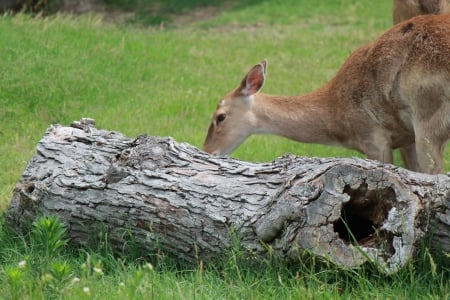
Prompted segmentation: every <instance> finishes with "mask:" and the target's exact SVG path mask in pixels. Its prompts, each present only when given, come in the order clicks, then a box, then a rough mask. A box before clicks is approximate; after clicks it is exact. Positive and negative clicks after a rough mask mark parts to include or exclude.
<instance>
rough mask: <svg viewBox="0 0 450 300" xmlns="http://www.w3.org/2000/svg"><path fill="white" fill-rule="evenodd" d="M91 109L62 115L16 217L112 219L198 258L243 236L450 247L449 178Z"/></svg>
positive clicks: (254, 242) (33, 167)
mask: <svg viewBox="0 0 450 300" xmlns="http://www.w3.org/2000/svg"><path fill="white" fill-rule="evenodd" d="M93 123H94V122H93V120H89V119H82V120H81V122H74V123H73V124H72V126H71V127H63V126H60V125H54V126H51V127H50V128H49V129H48V130H47V132H46V134H45V136H44V137H43V138H42V140H41V141H40V142H39V144H38V145H37V152H36V155H35V156H34V157H33V158H32V159H31V161H30V162H29V164H28V166H27V167H26V169H25V171H24V173H23V175H22V177H21V179H20V181H19V182H18V184H17V186H16V188H15V190H14V193H13V196H12V200H11V203H10V206H9V208H8V210H7V213H6V223H7V224H8V225H10V226H11V227H12V228H14V229H16V230H18V231H19V232H22V233H25V232H27V230H28V228H29V226H30V224H31V222H33V221H34V220H35V219H36V218H37V217H39V216H41V215H58V216H59V217H60V219H61V220H62V221H63V223H64V224H66V225H67V227H68V232H69V235H70V239H71V241H72V243H74V244H82V245H85V244H89V243H92V242H94V241H95V240H96V238H98V234H99V232H101V231H102V230H103V231H106V233H107V234H108V239H109V241H110V243H111V246H112V247H113V248H114V249H115V250H118V251H127V249H128V247H130V246H131V243H133V245H132V246H133V247H139V249H142V250H143V251H145V252H146V253H154V252H155V251H164V252H165V253H167V254H168V255H172V256H174V257H179V258H182V259H184V260H187V261H196V260H199V259H200V260H205V261H208V260H211V259H216V258H220V257H221V255H223V254H224V253H227V251H228V250H229V249H230V248H231V247H232V246H233V245H234V244H233V243H234V240H235V239H236V238H238V240H239V246H240V247H242V248H243V249H245V250H246V251H248V253H249V254H251V255H254V256H260V255H261V256H263V255H266V254H267V253H268V252H270V253H272V254H275V255H278V256H280V257H283V258H286V259H287V260H290V261H296V260H298V259H300V258H301V256H302V254H303V253H305V252H308V253H310V254H312V255H316V256H319V257H321V258H323V259H326V260H329V261H331V262H333V263H336V264H338V265H340V266H343V267H357V266H360V265H362V264H364V263H366V262H372V263H375V264H376V265H377V266H379V267H380V268H381V269H382V270H384V271H385V272H387V273H392V272H395V271H397V270H398V269H399V268H401V267H402V266H404V265H405V263H406V262H408V260H410V259H411V258H412V257H413V256H414V253H415V251H416V249H417V246H418V243H419V242H420V241H421V240H423V239H425V238H430V241H431V242H430V243H431V245H430V247H431V248H433V249H435V250H437V251H445V252H449V251H450V232H449V228H450V200H449V199H450V198H449V191H450V179H449V177H447V176H445V175H426V174H419V173H414V172H411V171H407V170H405V169H402V168H399V167H395V166H392V165H383V164H380V163H377V162H375V161H370V160H364V159H358V158H305V157H296V156H294V155H285V156H283V157H281V158H278V159H276V160H274V161H273V162H271V163H251V162H245V161H239V160H236V159H233V158H229V157H215V156H211V155H209V154H207V153H204V152H202V151H199V150H198V149H196V148H195V147H193V146H190V145H188V144H186V143H177V142H176V141H174V140H173V139H172V138H161V137H152V136H147V135H143V136H139V137H137V138H136V139H131V138H128V137H125V136H123V135H122V134H120V133H117V132H111V131H106V130H100V129H97V128H95V127H94V125H93Z"/></svg>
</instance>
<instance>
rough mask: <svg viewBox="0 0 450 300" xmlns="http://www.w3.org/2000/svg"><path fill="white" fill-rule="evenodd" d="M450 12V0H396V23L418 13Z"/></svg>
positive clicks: (394, 16) (394, 14)
mask: <svg viewBox="0 0 450 300" xmlns="http://www.w3.org/2000/svg"><path fill="white" fill-rule="evenodd" d="M446 13H450V0H394V9H393V19H394V24H398V23H400V22H402V21H404V20H407V19H410V18H412V17H415V16H418V15H426V14H435V15H437V14H446Z"/></svg>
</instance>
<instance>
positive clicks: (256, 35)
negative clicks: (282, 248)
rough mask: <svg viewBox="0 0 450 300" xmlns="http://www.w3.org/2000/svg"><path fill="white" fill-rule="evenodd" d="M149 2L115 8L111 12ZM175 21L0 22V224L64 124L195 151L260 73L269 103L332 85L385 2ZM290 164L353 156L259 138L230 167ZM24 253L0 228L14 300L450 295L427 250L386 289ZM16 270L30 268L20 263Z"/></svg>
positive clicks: (23, 244) (345, 0)
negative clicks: (38, 153)
mask: <svg viewBox="0 0 450 300" xmlns="http://www.w3.org/2000/svg"><path fill="white" fill-rule="evenodd" d="M193 2H194V6H183V5H182V4H180V3H181V2H180V1H169V2H166V3H168V4H173V6H174V7H173V8H170V9H169V8H164V14H162V15H163V16H164V15H167V16H170V17H173V15H174V14H180V13H185V12H188V13H189V12H191V11H192V10H194V9H195V7H198V6H200V5H202V4H203V3H204V1H197V2H196V1H193ZM218 2H219V1H217V2H214V4H217V3H218ZM111 3H112V1H111ZM124 3H125V4H124ZM126 3H128V4H126ZM143 3H144V2H143V1H137V0H135V1H128V2H127V1H122V2H120V1H119V0H117V1H115V2H114V4H115V5H116V7H121V6H120V5H131V4H136V5H142V4H143ZM152 3H153V2H152ZM125 8H127V7H125ZM128 8H129V7H128ZM128 8H127V9H128ZM170 22H171V23H170V24H169V26H166V27H164V28H165V29H161V27H158V26H157V27H144V26H142V24H145V22H138V23H139V24H138V25H137V26H135V25H133V24H130V23H127V24H110V23H106V22H104V21H102V19H101V18H100V17H99V16H96V15H91V16H84V17H80V18H73V17H69V16H62V15H54V16H49V17H47V18H32V17H30V16H28V15H23V14H19V15H16V16H8V15H5V16H2V17H0V54H1V55H0V57H1V60H0V153H1V154H0V170H2V172H1V173H0V211H1V212H4V211H5V210H6V208H7V206H8V203H9V201H10V198H11V193H12V190H13V188H14V185H15V183H16V182H17V181H18V179H19V177H20V175H21V173H22V172H23V170H24V168H25V166H26V164H27V162H28V161H29V159H30V158H31V157H32V155H33V153H34V151H35V147H36V144H37V143H38V141H39V140H40V139H41V137H42V135H43V134H44V132H45V130H46V128H47V127H48V126H49V125H50V124H52V123H61V124H64V125H67V124H70V122H71V121H73V120H78V119H80V118H81V117H91V118H94V119H96V121H97V127H99V128H104V129H108V130H115V131H119V132H122V133H124V134H127V135H129V136H136V135H138V134H141V133H148V134H151V135H157V136H172V137H174V138H175V139H176V140H178V141H180V142H188V143H190V144H193V145H195V146H198V147H200V146H201V145H202V143H203V139H204V137H205V135H206V129H207V127H208V125H209V122H210V118H211V114H212V112H213V109H214V108H215V106H216V103H217V101H218V100H219V99H220V98H221V97H222V96H223V95H225V94H226V93H227V92H228V91H229V90H230V89H232V88H234V87H235V86H236V85H237V84H238V83H239V81H240V80H241V79H242V77H243V76H244V74H245V73H246V72H247V70H248V69H249V67H251V66H253V65H254V64H255V63H257V62H259V61H261V60H262V59H265V58H266V59H268V60H269V73H268V80H267V83H266V85H265V87H264V92H266V93H274V94H299V93H305V92H308V91H311V90H313V89H315V88H317V87H319V86H321V85H322V84H324V83H325V82H326V81H327V80H328V79H330V78H331V77H332V76H333V75H334V74H335V73H336V70H337V69H338V68H339V66H340V65H341V64H342V63H343V62H344V60H345V59H346V57H348V55H349V54H350V52H351V51H353V50H354V49H356V48H357V47H359V46H361V45H363V44H365V43H367V42H368V41H370V40H372V39H373V38H375V37H376V36H378V35H379V34H380V33H381V32H383V31H384V30H386V29H387V28H389V27H390V25H391V23H392V20H391V3H390V1H371V0H364V1H351V0H340V1H334V0H319V1H306V0H305V1H294V0H286V1H281V0H279V1H276V0H274V1H257V0H250V1H231V5H227V6H226V8H222V9H220V13H219V14H218V15H216V16H214V17H212V18H205V19H200V20H198V21H196V22H193V23H191V24H183V25H180V24H177V23H176V18H173V19H171V20H170ZM147 23H148V22H147ZM150 23H151V22H150ZM261 149H264V151H261ZM287 152H290V153H295V154H297V155H306V156H354V155H359V154H358V153H356V152H353V151H349V150H345V149H341V148H334V147H325V146H318V145H305V144H300V143H295V142H291V141H288V140H286V139H283V138H279V137H273V136H255V137H252V138H250V139H249V140H247V141H246V142H245V143H244V144H243V145H241V146H240V147H239V149H238V150H237V151H236V152H235V153H234V154H233V156H235V157H237V158H240V159H244V160H251V161H270V160H273V159H274V158H276V157H278V156H280V155H283V154H285V153H287ZM446 157H449V153H448V151H447V154H446ZM397 163H398V161H397ZM449 167H450V165H449V164H448V163H447V170H448V169H449ZM2 219H3V217H2ZM31 241H33V239H31V238H26V239H24V238H23V237H16V236H14V235H13V234H11V233H10V232H8V231H7V230H6V229H4V228H3V227H2V228H1V229H0V295H8V296H5V297H7V298H15V297H14V296H18V297H17V298H20V299H43V298H56V299H58V298H60V299H63V298H64V299H80V298H86V299H91V298H92V299H141V298H146V299H153V298H154V299H166V298H167V299H194V298H195V299H238V298H239V299H262V298H268V299H270V298H282V299H284V298H286V299H301V298H310V299H329V298H339V297H341V298H373V299H386V298H398V299H413V298H429V299H443V298H445V297H447V298H448V297H449V293H450V292H449V286H448V282H447V280H446V278H448V264H445V263H440V261H437V262H434V261H431V260H430V258H429V256H428V255H426V253H427V252H426V248H424V249H423V251H422V252H423V255H419V257H418V260H417V262H415V263H414V264H411V265H409V266H408V267H407V268H405V270H402V271H401V272H399V274H396V275H395V276H393V277H387V276H384V275H382V274H379V273H377V272H376V271H374V270H372V269H371V268H370V267H367V268H362V269H361V270H355V271H345V270H340V269H337V268H335V267H332V266H327V267H326V268H323V267H320V266H319V265H316V264H315V263H312V264H310V265H305V266H285V265H284V264H281V263H279V262H277V261H276V260H275V259H274V260H267V261H263V262H260V263H259V264H257V263H248V262H246V261H242V260H241V259H240V258H239V255H237V254H239V252H237V254H236V253H230V255H229V256H228V257H225V258H224V259H223V261H221V262H219V263H217V264H214V265H202V264H200V263H198V264H197V265H195V266H180V265H179V264H177V263H175V262H173V261H171V260H170V259H166V258H158V259H156V260H154V261H151V263H152V264H153V267H154V269H153V270H150V269H149V268H148V267H146V262H145V261H141V260H140V259H138V258H133V257H125V258H117V257H114V256H113V255H112V254H111V253H110V252H109V250H108V249H107V248H101V246H99V249H92V250H82V249H71V248H68V247H67V246H64V249H63V250H62V251H59V252H58V253H53V254H52V255H51V256H50V257H47V258H45V257H46V256H45V255H42V251H41V250H40V248H39V247H38V246H36V245H35V244H33V243H32V242H31ZM236 257H237V258H236ZM44 258H45V259H44ZM23 261H25V262H26V263H25V266H24V265H23V263H21V264H20V262H23ZM442 261H444V262H446V260H445V259H443V260H442ZM447 262H448V260H447ZM433 263H437V269H436V270H434V269H433ZM94 267H95V269H94ZM98 270H101V272H98ZM83 288H89V292H87V290H86V291H83Z"/></svg>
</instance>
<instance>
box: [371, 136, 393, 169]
mask: <svg viewBox="0 0 450 300" xmlns="http://www.w3.org/2000/svg"><path fill="white" fill-rule="evenodd" d="M365 154H366V156H367V158H369V159H374V160H378V161H380V162H382V163H385V164H392V163H393V162H394V156H393V153H392V148H391V143H390V142H389V141H388V140H387V139H384V138H380V137H378V138H376V139H374V140H373V142H371V143H370V144H369V145H367V147H366V151H365Z"/></svg>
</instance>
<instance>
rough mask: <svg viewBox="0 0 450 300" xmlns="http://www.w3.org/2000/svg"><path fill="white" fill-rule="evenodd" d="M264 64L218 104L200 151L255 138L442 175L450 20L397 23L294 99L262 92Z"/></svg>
mask: <svg viewBox="0 0 450 300" xmlns="http://www.w3.org/2000/svg"><path fill="white" fill-rule="evenodd" d="M267 65H268V63H267V61H266V60H264V61H262V62H261V63H259V64H256V65H255V66H253V67H252V68H251V69H250V71H248V73H247V74H246V76H245V77H244V78H243V79H242V81H241V82H240V84H239V85H238V87H237V88H235V89H233V90H232V91H231V92H229V93H228V94H227V95H226V96H224V97H223V98H222V99H221V100H220V101H219V103H218V105H217V107H216V110H215V112H214V114H213V117H212V121H211V123H210V125H209V128H208V132H207V135H206V139H205V142H204V144H203V150H204V151H205V152H208V153H210V154H213V155H229V154H231V153H232V152H233V151H234V150H235V149H236V148H237V147H238V146H239V145H240V144H241V143H242V142H243V141H244V140H245V139H246V138H247V137H248V136H250V135H252V134H274V135H279V136H283V137H286V138H288V139H291V140H295V141H298V142H303V143H315V144H323V145H333V146H341V147H345V148H349V149H354V150H357V151H359V152H360V153H362V154H364V155H365V156H366V157H367V158H369V159H372V160H377V161H379V162H381V163H389V164H392V163H393V150H394V149H400V153H401V157H402V160H403V163H404V166H405V168H407V169H410V170H412V171H417V172H423V173H429V174H438V173H444V158H443V155H444V150H445V146H446V143H447V141H448V139H449V138H450V15H422V16H417V17H415V18H413V19H409V20H407V21H405V22H402V23H399V24H397V25H396V26H394V27H392V28H391V29H389V30H387V31H386V32H385V33H383V34H382V35H381V36H380V37H378V38H377V39H376V40H374V41H373V42H370V43H368V44H367V45H365V46H362V47H361V48H359V49H357V50H356V51H354V52H353V53H351V54H350V56H349V57H348V59H347V60H346V61H345V62H344V64H343V65H342V66H341V68H340V69H339V70H338V71H337V73H336V75H335V76H334V77H333V78H332V79H330V80H329V81H328V82H327V83H326V84H324V85H323V86H321V87H320V88H318V89H317V90H315V91H312V92H310V93H306V94H302V95H298V96H281V95H271V94H264V93H261V92H260V91H261V89H262V87H263V85H264V82H265V80H266V76H267Z"/></svg>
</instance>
